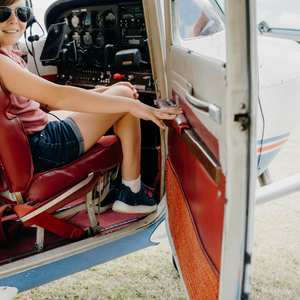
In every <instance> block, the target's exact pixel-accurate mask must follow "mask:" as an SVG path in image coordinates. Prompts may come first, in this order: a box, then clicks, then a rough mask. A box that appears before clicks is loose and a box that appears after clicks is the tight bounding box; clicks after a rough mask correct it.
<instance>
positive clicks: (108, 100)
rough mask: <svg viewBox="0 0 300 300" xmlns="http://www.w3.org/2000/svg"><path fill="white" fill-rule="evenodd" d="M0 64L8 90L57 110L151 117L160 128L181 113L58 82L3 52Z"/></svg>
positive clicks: (2, 78) (147, 118)
mask: <svg viewBox="0 0 300 300" xmlns="http://www.w3.org/2000/svg"><path fill="white" fill-rule="evenodd" d="M0 65H1V68H0V79H1V80H2V82H3V84H4V86H5V88H6V89H7V90H8V91H10V92H12V93H14V94H17V95H20V96H23V97H26V98H28V99H33V100H35V101H37V102H40V103H43V104H47V105H49V106H50V107H53V108H54V109H59V110H71V111H76V112H87V113H108V114H110V113H131V114H132V115H134V116H135V117H138V118H142V119H145V120H151V121H153V122H154V123H155V124H157V125H158V126H159V127H161V128H165V127H164V126H163V124H162V123H161V122H160V120H162V119H167V120H172V119H174V118H175V117H176V115H177V114H180V113H182V111H181V109H178V108H167V109H160V110H158V109H155V108H153V107H150V106H147V105H145V104H143V103H141V102H139V101H136V100H133V99H129V98H126V97H117V96H112V95H107V94H101V93H95V92H93V91H88V90H85V89H81V88H76V87H72V86H61V85H56V84H54V83H51V82H49V81H47V80H44V79H42V78H40V77H38V76H36V75H34V74H32V73H30V72H28V71H27V70H25V69H23V68H21V67H20V66H19V65H17V64H16V63H15V62H13V61H12V60H11V59H10V58H8V57H6V56H4V55H0ZM7 70H9V72H8V71H7Z"/></svg>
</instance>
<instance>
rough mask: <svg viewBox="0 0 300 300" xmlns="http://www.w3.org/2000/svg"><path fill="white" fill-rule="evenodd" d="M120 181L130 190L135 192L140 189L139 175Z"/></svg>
mask: <svg viewBox="0 0 300 300" xmlns="http://www.w3.org/2000/svg"><path fill="white" fill-rule="evenodd" d="M122 183H123V184H124V185H126V186H128V187H129V188H130V189H131V191H132V192H133V193H135V194H136V193H138V192H139V191H140V189H141V175H140V176H139V177H138V178H137V179H135V180H130V181H126V180H124V179H122Z"/></svg>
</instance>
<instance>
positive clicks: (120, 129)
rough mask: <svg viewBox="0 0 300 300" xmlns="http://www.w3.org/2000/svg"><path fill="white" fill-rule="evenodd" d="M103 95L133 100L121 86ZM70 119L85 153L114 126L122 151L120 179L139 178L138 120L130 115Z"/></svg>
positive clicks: (82, 115) (130, 93)
mask: <svg viewBox="0 0 300 300" xmlns="http://www.w3.org/2000/svg"><path fill="white" fill-rule="evenodd" d="M104 93H107V94H111V95H116V96H118V95H119V96H123V97H124V96H125V97H130V98H132V99H134V97H133V93H132V90H131V89H130V88H128V87H125V86H121V85H120V86H115V87H113V88H111V89H109V90H107V91H105V92H104ZM71 117H72V119H73V120H74V121H75V122H76V124H77V125H78V127H79V129H80V131H81V134H82V137H83V139H84V147H85V151H87V150H89V149H90V148H91V147H92V146H93V145H94V144H95V143H96V142H97V141H98V140H99V139H100V138H101V137H102V136H103V135H104V134H105V133H106V132H107V131H108V129H109V128H110V127H111V126H113V125H114V128H115V133H116V135H117V136H118V137H119V138H120V141H121V145H122V151H123V162H122V178H123V179H124V180H126V181H131V180H135V179H137V178H138V177H139V175H140V152H141V131H140V120H139V119H137V118H135V117H133V116H132V115H131V114H90V113H73V114H72V115H71Z"/></svg>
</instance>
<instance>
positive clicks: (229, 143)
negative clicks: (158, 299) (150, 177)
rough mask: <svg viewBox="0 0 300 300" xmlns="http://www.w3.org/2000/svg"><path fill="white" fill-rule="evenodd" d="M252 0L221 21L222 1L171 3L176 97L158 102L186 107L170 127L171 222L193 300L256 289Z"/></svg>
mask: <svg viewBox="0 0 300 300" xmlns="http://www.w3.org/2000/svg"><path fill="white" fill-rule="evenodd" d="M252 2H253V1H246V0H230V1H227V2H226V16H225V22H224V23H223V21H222V19H221V18H220V17H218V15H217V13H216V12H215V11H214V9H213V8H212V7H216V3H214V5H213V6H211V4H210V3H209V2H208V1H206V0H165V1H164V13H165V37H166V38H165V40H166V49H165V51H166V70H167V72H166V73H167V85H168V91H167V98H168V99H169V100H160V101H158V105H159V106H162V107H163V106H165V105H177V106H180V107H182V108H183V110H184V116H180V117H177V118H176V120H175V121H172V122H169V123H168V124H167V125H168V129H167V130H166V133H165V145H166V147H165V148H166V157H165V158H166V160H165V161H166V164H165V188H166V198H167V218H166V219H167V222H166V223H167V231H168V235H169V240H170V244H171V248H172V251H173V255H174V258H175V262H176V265H177V267H178V269H179V272H180V275H181V278H182V280H183V283H184V286H185V289H186V293H187V295H188V296H189V298H190V299H245V298H248V297H249V295H250V275H251V252H252V235H253V222H254V218H253V217H254V206H255V203H254V201H255V199H254V191H255V179H256V163H257V162H256V160H257V158H256V142H255V140H256V137H255V133H256V118H255V112H256V102H257V86H258V83H257V76H256V72H257V70H256V29H255V28H256V25H255V13H254V12H255V3H252ZM219 9H220V11H221V10H222V8H221V7H219ZM220 11H219V12H220ZM225 27H226V30H225ZM226 53H227V54H226Z"/></svg>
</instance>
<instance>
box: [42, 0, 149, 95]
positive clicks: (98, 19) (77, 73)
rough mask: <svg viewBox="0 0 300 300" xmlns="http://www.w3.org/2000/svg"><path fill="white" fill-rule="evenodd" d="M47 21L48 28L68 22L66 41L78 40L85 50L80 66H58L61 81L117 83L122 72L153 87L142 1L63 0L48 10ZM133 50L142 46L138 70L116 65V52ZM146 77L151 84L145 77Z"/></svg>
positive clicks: (78, 44) (79, 45) (90, 85)
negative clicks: (118, 75) (115, 78)
mask: <svg viewBox="0 0 300 300" xmlns="http://www.w3.org/2000/svg"><path fill="white" fill-rule="evenodd" d="M45 23H46V28H47V29H48V28H49V26H50V25H51V24H56V23H67V24H68V27H67V30H66V33H65V37H64V43H65V44H67V43H70V42H73V41H74V42H75V43H76V46H77V47H78V49H82V51H83V52H84V53H85V54H84V63H83V62H82V63H81V68H80V69H79V68H76V67H75V68H74V67H72V66H71V65H69V66H60V65H58V67H59V75H58V81H61V82H60V83H63V82H64V81H66V80H67V79H70V78H71V79H72V80H71V83H72V84H74V83H76V85H79V86H85V87H87V88H89V87H90V88H91V87H93V86H95V85H96V84H112V83H114V79H113V78H114V74H115V73H120V74H122V76H123V78H127V79H128V80H129V79H130V78H131V81H132V80H133V78H135V80H137V79H138V78H142V80H138V82H137V81H136V82H132V83H135V84H139V85H147V84H148V90H150V87H151V83H149V76H151V67H150V57H149V51H148V48H147V32H146V26H145V18H144V12H143V5H142V1H131V2H128V1H122V0H119V1H116V2H115V1H100V0H98V1H95V0H85V1H80V0H60V1H56V2H54V3H53V4H52V5H51V6H50V7H49V9H48V10H47V12H46V15H45ZM130 49H138V51H139V52H140V55H141V61H143V62H144V64H143V65H142V66H141V68H139V69H138V70H137V68H135V69H130V68H128V67H124V68H121V69H120V68H119V69H118V68H116V67H115V57H116V54H117V53H120V51H121V50H130ZM81 59H82V58H81ZM147 62H148V63H147ZM63 69H65V70H63ZM71 73H72V75H70V74H71ZM132 73H135V74H132ZM138 74H139V75H138ZM146 77H147V79H148V81H147V83H146V80H145V79H143V78H146ZM69 81H70V80H69ZM151 89H153V88H152V87H151Z"/></svg>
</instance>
